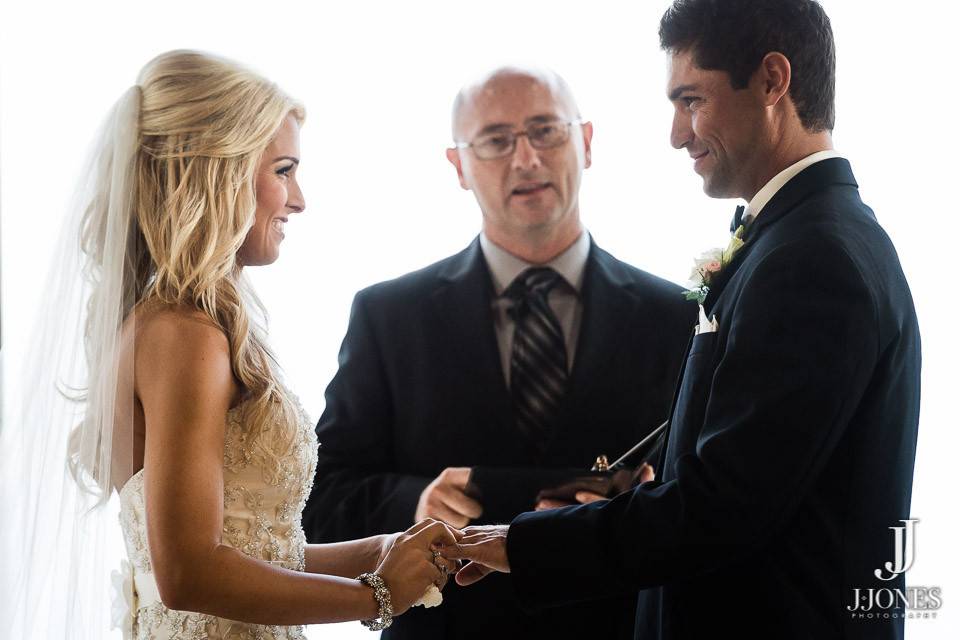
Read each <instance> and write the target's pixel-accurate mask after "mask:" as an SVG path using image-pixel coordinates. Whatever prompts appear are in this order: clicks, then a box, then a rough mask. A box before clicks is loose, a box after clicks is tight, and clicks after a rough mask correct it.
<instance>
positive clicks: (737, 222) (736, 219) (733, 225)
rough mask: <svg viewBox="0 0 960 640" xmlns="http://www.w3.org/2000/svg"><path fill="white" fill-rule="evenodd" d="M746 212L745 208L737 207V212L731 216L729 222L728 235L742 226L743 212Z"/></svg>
mask: <svg viewBox="0 0 960 640" xmlns="http://www.w3.org/2000/svg"><path fill="white" fill-rule="evenodd" d="M745 210H746V207H745V206H743V205H740V206H739V207H737V211H736V212H735V213H734V214H733V220H732V221H731V222H730V233H735V232H736V230H737V229H738V228H739V227H740V226H741V225H742V224H743V212H744V211H745Z"/></svg>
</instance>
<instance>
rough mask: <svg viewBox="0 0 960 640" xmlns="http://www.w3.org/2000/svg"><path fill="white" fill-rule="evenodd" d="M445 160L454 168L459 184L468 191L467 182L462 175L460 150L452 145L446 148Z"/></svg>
mask: <svg viewBox="0 0 960 640" xmlns="http://www.w3.org/2000/svg"><path fill="white" fill-rule="evenodd" d="M447 160H449V161H450V164H452V165H453V166H454V167H455V168H456V170H457V178H458V179H459V180H460V186H461V187H463V188H464V189H466V190H467V191H469V190H470V185H468V184H467V181H466V179H465V178H464V177H463V161H462V160H461V158H460V150H459V149H455V148H454V147H450V148H449V149H447Z"/></svg>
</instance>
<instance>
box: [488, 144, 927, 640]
mask: <svg viewBox="0 0 960 640" xmlns="http://www.w3.org/2000/svg"><path fill="white" fill-rule="evenodd" d="M747 240H748V242H747V245H746V246H745V247H744V248H743V249H741V251H740V252H739V253H738V254H737V255H736V257H735V258H734V261H733V263H732V264H731V265H730V266H728V267H727V268H726V269H725V270H724V271H723V272H722V274H721V276H720V279H719V281H718V282H717V283H716V285H715V286H714V287H713V288H712V290H711V292H710V294H709V296H708V298H707V300H706V301H705V307H706V312H707V314H709V315H710V316H711V317H715V318H716V320H717V323H718V325H719V329H718V330H717V331H716V332H712V333H704V334H700V335H697V336H695V337H693V338H692V340H691V344H690V347H689V348H688V353H687V356H686V360H685V365H684V371H683V374H682V382H681V384H680V385H679V387H678V389H677V393H676V398H675V401H674V406H673V409H672V424H671V426H670V431H669V435H668V441H667V447H666V448H665V450H664V454H663V460H662V461H661V466H660V469H659V470H658V479H657V480H656V481H654V482H651V483H646V484H644V485H642V486H641V487H639V488H637V489H636V490H634V491H632V492H629V493H626V494H623V495H621V496H619V497H618V498H616V499H615V500H612V501H610V502H608V503H606V504H604V505H602V506H589V505H587V506H583V507H573V508H568V509H563V510H558V511H556V512H553V513H550V514H524V515H522V516H520V517H519V518H517V519H516V520H514V521H513V523H512V525H511V528H510V532H509V534H508V538H507V549H508V554H509V558H510V562H511V565H512V570H513V573H512V574H511V579H512V582H513V584H514V587H515V588H516V590H517V592H518V594H519V597H520V599H521V601H522V602H523V603H524V605H525V606H526V607H529V608H531V609H534V610H536V609H540V608H542V607H547V606H556V605H561V604H566V603H573V602H579V601H582V600H589V599H590V598H593V597H597V596H601V595H604V594H609V593H618V592H619V591H621V590H623V589H631V588H644V589H645V591H643V592H642V593H641V596H640V599H639V604H638V612H637V627H636V637H637V638H644V639H654V640H655V639H663V640H668V639H669V640H679V639H688V638H690V639H692V638H698V639H699V638H709V637H723V638H726V637H736V638H741V639H751V638H764V639H767V638H777V639H778V640H788V639H798V640H799V639H801V638H802V639H804V640H807V639H817V640H824V639H832V638H850V639H863V640H867V639H869V640H887V639H892V638H902V637H903V618H902V617H899V618H898V617H897V616H894V615H891V616H889V617H888V619H882V618H881V619H874V620H872V621H871V620H868V619H860V618H858V617H857V615H856V612H850V611H848V607H850V606H852V605H853V600H854V597H853V595H854V591H853V590H854V589H855V588H860V589H862V590H863V589H868V588H886V589H897V588H899V589H903V588H904V580H903V575H902V574H901V575H899V576H898V577H897V579H895V580H892V581H890V582H884V581H882V580H878V579H876V578H875V577H874V570H876V569H881V568H882V567H884V564H885V563H888V562H891V563H892V562H893V561H894V546H893V535H892V533H891V531H890V530H889V527H894V526H902V523H901V522H900V520H902V519H906V518H909V517H910V493H911V486H912V479H913V465H914V455H915V450H916V443H917V423H918V414H919V406H920V335H919V330H918V326H917V318H916V315H915V312H914V306H913V302H912V299H911V296H910V291H909V289H908V287H907V282H906V280H905V278H904V274H903V272H902V270H901V267H900V263H899V260H898V258H897V254H896V252H895V250H894V247H893V245H892V244H891V242H890V239H889V238H888V237H887V235H886V233H884V231H883V230H882V229H881V228H880V226H879V225H878V224H877V221H876V219H875V218H874V215H873V212H872V211H871V210H870V209H869V208H868V207H867V206H865V205H864V204H863V202H862V201H861V200H860V196H859V192H858V188H857V184H856V182H855V180H854V177H853V173H852V172H851V169H850V165H849V163H848V162H847V161H846V160H844V159H841V158H835V159H829V160H824V161H821V162H819V163H816V164H813V165H811V166H810V167H808V168H807V169H805V170H804V171H802V172H801V173H800V174H798V175H797V176H796V177H794V179H792V180H791V181H789V182H788V183H787V184H786V185H785V186H784V187H783V188H782V189H781V190H780V191H779V192H778V193H777V194H776V195H775V196H774V197H773V199H771V200H770V202H769V203H768V204H767V206H766V208H764V209H763V211H762V212H761V213H760V215H759V217H758V218H757V219H756V221H755V222H754V225H753V226H752V227H750V228H749V229H748V233H747ZM919 517H920V518H921V519H922V514H919ZM922 524H923V523H922V522H921V523H920V525H919V526H922ZM918 538H920V536H918ZM545 541H546V542H545ZM884 573H886V572H884ZM600 585H602V587H599V586H600ZM888 613H891V614H892V613H899V615H900V616H903V615H904V614H905V611H904V610H903V609H899V611H897V612H894V611H889V612H888Z"/></svg>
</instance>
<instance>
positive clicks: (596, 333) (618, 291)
mask: <svg viewBox="0 0 960 640" xmlns="http://www.w3.org/2000/svg"><path fill="white" fill-rule="evenodd" d="M612 262H613V259H612V257H611V256H610V255H609V254H607V253H606V252H605V251H603V250H601V249H600V248H599V247H597V245H596V244H594V243H593V242H592V241H591V243H590V255H589V257H588V258H587V264H586V268H585V271H584V274H583V287H582V288H581V292H580V296H581V301H582V303H583V316H582V318H581V321H580V334H579V336H578V337H577V348H576V355H575V356H574V360H573V370H572V371H571V374H570V383H571V389H572V391H573V393H572V394H571V395H579V396H584V397H589V395H590V394H591V392H592V389H591V387H592V386H594V385H595V384H597V383H598V382H599V381H601V380H602V379H603V377H604V372H605V371H606V370H607V369H608V368H609V364H610V362H612V361H613V360H614V359H615V356H616V355H617V352H618V351H619V349H620V348H621V345H622V344H623V338H624V336H625V335H626V334H627V332H629V331H631V330H636V328H635V327H631V325H630V318H633V317H635V315H634V314H635V313H636V311H635V309H636V307H637V306H638V305H639V299H638V298H637V297H636V296H635V295H634V294H633V293H631V292H630V291H629V290H628V289H626V288H625V285H626V283H625V282H624V281H623V280H622V278H620V277H618V274H616V273H615V272H614V270H613V268H612V267H613V266H614V265H613V264H612Z"/></svg>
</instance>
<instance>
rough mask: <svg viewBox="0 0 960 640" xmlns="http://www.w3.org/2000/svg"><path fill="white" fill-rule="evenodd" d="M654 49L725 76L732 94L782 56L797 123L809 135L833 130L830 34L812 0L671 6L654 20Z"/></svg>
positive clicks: (695, 0)
mask: <svg viewBox="0 0 960 640" xmlns="http://www.w3.org/2000/svg"><path fill="white" fill-rule="evenodd" d="M660 47H661V48H662V49H664V50H665V51H669V52H671V53H682V52H689V53H691V54H692V56H693V61H694V63H695V64H696V65H697V66H698V67H700V68H701V69H707V70H711V71H726V72H727V73H728V74H729V75H730V83H731V85H732V86H733V88H734V89H744V88H746V87H747V85H748V84H749V82H750V77H751V76H752V75H753V73H754V72H755V71H756V70H757V68H758V67H759V66H760V63H761V62H762V61H763V57H764V56H765V55H767V54H768V53H771V52H774V51H776V52H779V53H782V54H783V55H784V56H786V57H787V59H788V60H790V68H791V79H790V99H791V100H792V101H793V104H794V106H796V109H797V115H799V116H800V122H801V123H802V124H803V126H804V128H805V129H807V131H810V132H814V133H815V132H819V131H824V130H827V131H832V130H833V122H834V106H833V100H834V91H835V90H834V85H835V81H836V55H835V51H834V45H833V30H832V29H831V28H830V18H828V17H827V14H826V13H824V11H823V7H821V6H820V5H819V3H817V2H814V1H813V0H674V3H673V5H672V6H671V7H670V8H669V9H667V12H666V13H664V14H663V18H662V19H661V20H660Z"/></svg>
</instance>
